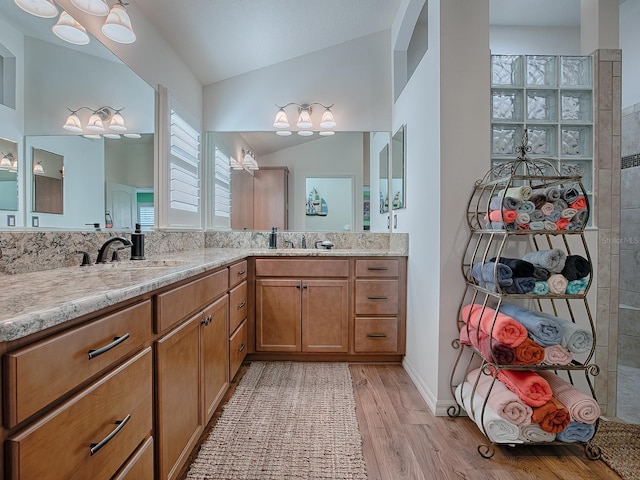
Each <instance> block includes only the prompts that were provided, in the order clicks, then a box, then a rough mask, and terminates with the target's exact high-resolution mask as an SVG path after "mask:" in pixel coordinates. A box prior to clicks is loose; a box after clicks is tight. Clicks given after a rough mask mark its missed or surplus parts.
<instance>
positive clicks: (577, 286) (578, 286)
mask: <svg viewBox="0 0 640 480" xmlns="http://www.w3.org/2000/svg"><path fill="white" fill-rule="evenodd" d="M588 283H589V281H588V280H587V279H586V278H579V279H578V280H571V281H570V282H569V283H567V290H566V293H567V294H568V295H581V294H583V293H584V291H585V289H586V288H587V284H588Z"/></svg>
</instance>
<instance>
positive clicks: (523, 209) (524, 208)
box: [516, 200, 536, 213]
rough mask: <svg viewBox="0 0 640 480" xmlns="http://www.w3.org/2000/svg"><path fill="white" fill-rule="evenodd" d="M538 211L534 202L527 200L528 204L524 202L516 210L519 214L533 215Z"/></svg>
mask: <svg viewBox="0 0 640 480" xmlns="http://www.w3.org/2000/svg"><path fill="white" fill-rule="evenodd" d="M535 209H536V206H535V205H534V203H533V202H531V201H529V200H527V201H526V202H522V203H521V204H520V205H518V207H517V208H516V210H517V211H518V213H531V212H533V211H534V210H535Z"/></svg>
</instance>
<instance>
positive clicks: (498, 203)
mask: <svg viewBox="0 0 640 480" xmlns="http://www.w3.org/2000/svg"><path fill="white" fill-rule="evenodd" d="M518 205H520V202H518V201H517V200H516V199H515V198H512V197H504V198H503V197H501V196H499V195H494V196H493V197H491V200H490V201H489V210H502V209H503V208H504V209H505V210H516V209H517V208H518Z"/></svg>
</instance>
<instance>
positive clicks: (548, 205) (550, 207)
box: [540, 202, 554, 216]
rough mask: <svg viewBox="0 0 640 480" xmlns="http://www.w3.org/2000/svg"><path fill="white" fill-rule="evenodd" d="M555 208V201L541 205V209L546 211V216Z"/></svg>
mask: <svg viewBox="0 0 640 480" xmlns="http://www.w3.org/2000/svg"><path fill="white" fill-rule="evenodd" d="M553 210H554V207H553V203H549V202H547V203H545V204H544V205H542V207H540V211H541V212H542V213H544V214H545V216H546V215H549V214H550V213H551V212H553Z"/></svg>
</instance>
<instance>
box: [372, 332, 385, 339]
mask: <svg viewBox="0 0 640 480" xmlns="http://www.w3.org/2000/svg"><path fill="white" fill-rule="evenodd" d="M367 337H368V338H386V337H387V334H386V333H367Z"/></svg>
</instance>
